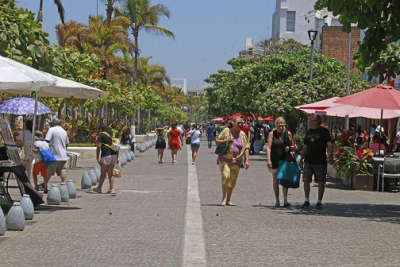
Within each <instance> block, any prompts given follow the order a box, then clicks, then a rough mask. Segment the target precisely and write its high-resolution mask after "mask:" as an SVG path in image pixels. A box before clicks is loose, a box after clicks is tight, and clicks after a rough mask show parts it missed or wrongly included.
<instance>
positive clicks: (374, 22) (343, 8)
mask: <svg viewBox="0 0 400 267" xmlns="http://www.w3.org/2000/svg"><path fill="white" fill-rule="evenodd" d="M314 7H315V9H316V10H321V9H323V8H327V9H328V10H329V11H331V12H332V13H333V15H335V16H337V15H340V17H339V21H340V22H341V23H342V25H343V26H342V29H343V31H345V32H347V33H349V32H350V31H351V23H357V27H358V28H360V29H366V30H365V37H364V39H363V40H362V41H361V43H360V47H359V52H360V58H361V60H360V62H362V64H359V65H358V67H359V68H360V70H361V71H364V69H365V68H366V67H368V66H371V65H372V64H373V63H374V62H375V61H377V60H378V59H379V55H380V52H381V51H383V50H385V49H386V48H387V46H388V44H389V43H391V42H397V41H398V40H399V39H400V27H399V25H400V16H399V15H398V14H399V13H400V1H399V0H346V1H338V0H318V1H317V2H316V3H315V6H314Z"/></svg>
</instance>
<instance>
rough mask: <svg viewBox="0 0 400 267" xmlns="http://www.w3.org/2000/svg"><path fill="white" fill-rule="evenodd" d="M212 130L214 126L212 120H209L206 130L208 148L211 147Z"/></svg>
mask: <svg viewBox="0 0 400 267" xmlns="http://www.w3.org/2000/svg"><path fill="white" fill-rule="evenodd" d="M214 131H215V126H214V125H213V123H212V122H210V123H209V124H208V126H207V130H206V134H207V144H208V148H211V146H212V141H213V139H214Z"/></svg>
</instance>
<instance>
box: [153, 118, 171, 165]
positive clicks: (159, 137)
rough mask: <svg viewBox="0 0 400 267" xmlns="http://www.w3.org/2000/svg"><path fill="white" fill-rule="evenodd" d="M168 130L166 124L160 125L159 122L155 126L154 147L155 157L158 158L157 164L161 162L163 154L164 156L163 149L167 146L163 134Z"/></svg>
mask: <svg viewBox="0 0 400 267" xmlns="http://www.w3.org/2000/svg"><path fill="white" fill-rule="evenodd" d="M167 131H168V126H164V127H161V125H160V124H158V125H157V127H156V130H155V132H156V134H157V141H156V149H157V158H158V164H163V161H162V160H163V156H164V150H165V148H166V146H167V144H166V143H165V135H166V134H167Z"/></svg>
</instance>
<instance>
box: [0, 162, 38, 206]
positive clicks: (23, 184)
mask: <svg viewBox="0 0 400 267" xmlns="http://www.w3.org/2000/svg"><path fill="white" fill-rule="evenodd" d="M0 172H8V173H9V176H8V177H7V181H6V187H7V192H8V179H9V177H10V174H11V173H14V174H15V177H16V179H17V183H18V187H19V190H20V192H21V196H22V195H23V194H28V195H29V196H30V197H31V200H32V203H33V206H38V205H40V204H42V203H44V201H43V195H42V194H40V193H39V192H38V191H36V189H35V188H34V187H33V186H32V184H31V182H30V181H29V178H28V176H27V175H26V172H25V168H24V166H22V165H15V166H0Z"/></svg>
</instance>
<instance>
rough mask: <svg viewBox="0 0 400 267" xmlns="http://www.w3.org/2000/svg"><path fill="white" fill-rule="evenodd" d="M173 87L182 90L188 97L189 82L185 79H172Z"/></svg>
mask: <svg viewBox="0 0 400 267" xmlns="http://www.w3.org/2000/svg"><path fill="white" fill-rule="evenodd" d="M171 86H172V87H178V88H179V89H181V90H182V92H183V93H184V94H185V95H186V94H187V92H188V91H187V82H186V79H184V78H171Z"/></svg>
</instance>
